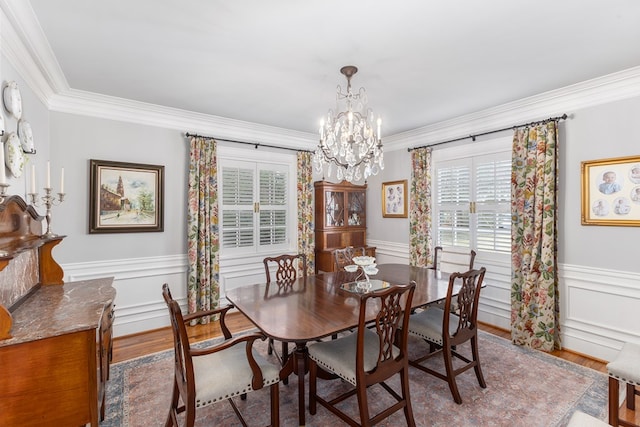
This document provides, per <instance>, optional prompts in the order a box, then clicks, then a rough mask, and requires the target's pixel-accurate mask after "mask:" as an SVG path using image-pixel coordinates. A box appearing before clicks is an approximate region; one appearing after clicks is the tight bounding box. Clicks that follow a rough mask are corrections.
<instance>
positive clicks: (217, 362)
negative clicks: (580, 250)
mask: <svg viewBox="0 0 640 427" xmlns="http://www.w3.org/2000/svg"><path fill="white" fill-rule="evenodd" d="M162 296H163V298H164V300H165V302H166V303H167V307H168V308H169V317H170V319H171V329H172V330H173V343H174V346H173V348H174V352H175V357H174V375H173V393H172V396H171V407H170V409H169V415H168V416H167V422H166V423H165V426H166V427H170V426H175V427H178V426H179V425H180V424H178V414H180V413H182V412H184V422H185V426H186V427H192V426H193V425H194V423H195V420H196V406H197V407H198V408H202V407H205V406H208V405H212V404H214V403H217V402H221V401H224V400H227V401H228V402H229V403H230V404H231V406H232V407H233V410H234V412H235V413H236V415H237V416H238V418H239V419H240V420H241V422H242V424H243V425H246V423H245V420H244V418H243V417H242V414H241V413H240V411H239V410H238V407H237V406H236V404H235V403H234V402H233V400H232V399H231V398H232V397H235V396H242V395H244V394H246V393H247V392H251V391H254V390H260V389H261V388H263V387H265V386H268V387H269V392H270V396H271V424H270V425H271V426H274V427H277V426H279V425H280V415H279V411H280V400H279V399H280V394H279V386H278V384H279V382H280V378H279V368H278V367H276V366H274V365H272V364H271V363H269V362H267V361H266V360H264V359H263V358H262V357H259V356H258V355H257V354H255V352H254V351H253V343H254V342H255V341H256V340H263V339H265V336H264V335H263V334H260V333H253V334H246V335H243V336H239V337H235V338H233V337H232V335H231V331H229V328H228V327H227V325H226V323H225V315H226V314H227V312H228V311H229V310H230V309H231V308H233V306H230V305H227V306H225V307H219V308H216V309H213V310H204V311H198V312H196V313H191V314H188V315H186V316H182V311H181V310H180V305H179V304H178V303H177V301H175V300H174V299H173V297H172V296H171V291H170V290H169V285H167V284H166V283H165V284H164V285H163V286H162ZM212 315H220V328H221V329H222V333H223V334H224V338H225V339H224V341H223V342H221V343H219V344H216V345H214V346H208V347H205V348H191V343H190V342H189V335H188V334H187V328H186V326H185V323H186V322H190V321H192V320H194V319H200V318H202V317H208V316H212ZM221 370H223V371H224V376H225V378H227V379H229V380H231V381H220V380H219V376H220V372H221ZM196 378H197V379H198V387H196ZM196 402H197V405H196Z"/></svg>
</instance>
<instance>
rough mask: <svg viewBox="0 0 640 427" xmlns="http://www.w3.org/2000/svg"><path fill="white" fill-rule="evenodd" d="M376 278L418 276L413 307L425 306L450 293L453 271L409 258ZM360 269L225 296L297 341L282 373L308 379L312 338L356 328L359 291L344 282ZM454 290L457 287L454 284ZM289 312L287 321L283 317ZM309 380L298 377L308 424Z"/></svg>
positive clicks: (273, 332)
mask: <svg viewBox="0 0 640 427" xmlns="http://www.w3.org/2000/svg"><path fill="white" fill-rule="evenodd" d="M378 270H379V271H378V274H376V275H375V279H379V280H383V281H386V282H388V283H390V284H391V285H406V284H409V283H410V282H411V281H415V282H416V290H415V293H414V295H413V301H412V304H411V305H412V307H420V306H423V305H425V304H429V303H431V302H435V301H438V300H441V299H443V298H446V296H447V290H448V285H449V276H448V274H446V273H442V274H441V278H438V275H437V274H436V271H435V270H431V269H428V268H421V267H412V266H409V265H404V264H382V265H378ZM357 275H358V273H348V272H335V273H324V274H318V275H312V276H307V277H299V278H298V279H296V280H295V281H294V282H293V283H292V284H291V286H289V287H287V290H286V292H283V291H282V290H281V289H280V288H279V287H278V286H270V285H269V284H267V283H260V284H255V285H248V286H240V287H237V288H234V289H230V290H229V291H227V293H226V297H227V299H228V300H229V301H231V303H232V304H233V305H235V306H236V308H237V309H238V310H239V311H240V312H241V313H243V314H244V315H245V316H247V318H248V319H249V320H251V322H252V323H253V324H254V325H256V326H257V327H258V328H259V329H260V330H261V331H262V332H264V334H265V335H266V336H267V337H269V338H273V339H275V340H276V341H287V342H291V343H295V346H296V349H295V351H294V353H293V354H292V355H290V356H289V359H288V360H287V363H286V365H285V366H284V368H283V370H282V372H281V373H280V378H285V377H287V376H289V374H290V373H292V372H293V373H296V374H297V375H298V378H299V379H303V378H304V376H305V373H306V368H307V366H308V365H307V342H310V341H315V340H317V339H320V338H323V337H327V336H331V335H333V334H336V333H338V332H341V331H344V330H347V329H351V328H355V327H356V326H357V325H358V321H359V312H358V310H356V309H354V307H356V306H357V305H358V302H359V295H357V294H354V293H352V292H348V291H345V290H343V289H341V288H340V285H342V284H344V283H347V282H351V281H353V280H354V279H355V277H356V276H357ZM454 291H455V290H454ZM282 313H287V319H286V320H287V321H286V322H283V321H282ZM376 313H377V307H375V305H371V307H368V308H367V314H366V315H367V318H368V319H373V318H374V317H375V316H376ZM304 387H305V386H304V381H302V380H300V381H298V402H299V406H298V417H299V423H300V425H304V424H305V396H304V394H305V392H304Z"/></svg>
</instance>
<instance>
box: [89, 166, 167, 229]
mask: <svg viewBox="0 0 640 427" xmlns="http://www.w3.org/2000/svg"><path fill="white" fill-rule="evenodd" d="M163 213H164V166H158V165H145V164H139V163H124V162H112V161H106V160H93V159H92V160H91V161H90V183H89V233H90V234H93V233H137V232H145V231H164V215H163Z"/></svg>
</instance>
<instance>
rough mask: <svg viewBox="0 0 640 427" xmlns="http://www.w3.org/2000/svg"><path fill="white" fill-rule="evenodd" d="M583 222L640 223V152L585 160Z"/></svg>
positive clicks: (604, 223) (634, 225) (639, 224)
mask: <svg viewBox="0 0 640 427" xmlns="http://www.w3.org/2000/svg"><path fill="white" fill-rule="evenodd" d="M580 170H581V174H582V191H581V194H582V214H581V219H582V225H617V226H631V227H639V226H640V156H629V157H618V158H611V159H602V160H590V161H584V162H582V163H581V167H580Z"/></svg>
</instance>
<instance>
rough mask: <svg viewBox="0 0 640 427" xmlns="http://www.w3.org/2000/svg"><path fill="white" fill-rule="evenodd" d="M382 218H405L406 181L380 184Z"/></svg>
mask: <svg viewBox="0 0 640 427" xmlns="http://www.w3.org/2000/svg"><path fill="white" fill-rule="evenodd" d="M382 216H383V217H384V218H407V180H406V179H405V180H403V181H391V182H383V183H382Z"/></svg>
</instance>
